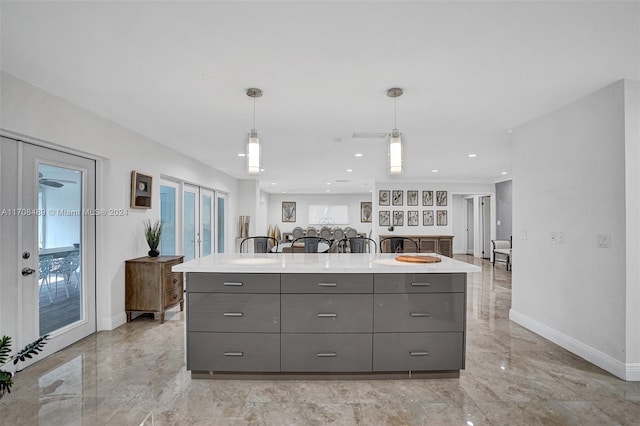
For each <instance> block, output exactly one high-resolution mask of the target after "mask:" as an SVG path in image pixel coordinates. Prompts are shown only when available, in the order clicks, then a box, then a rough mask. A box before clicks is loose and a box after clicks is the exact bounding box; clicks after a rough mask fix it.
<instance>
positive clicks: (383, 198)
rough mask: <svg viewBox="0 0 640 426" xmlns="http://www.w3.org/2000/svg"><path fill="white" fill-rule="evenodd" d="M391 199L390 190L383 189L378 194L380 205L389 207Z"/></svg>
mask: <svg viewBox="0 0 640 426" xmlns="http://www.w3.org/2000/svg"><path fill="white" fill-rule="evenodd" d="M390 199H391V192H390V191H389V190H388V189H381V190H380V191H379V192H378V205H379V206H388V205H389V200H390Z"/></svg>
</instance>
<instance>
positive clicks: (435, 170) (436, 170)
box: [431, 169, 440, 173]
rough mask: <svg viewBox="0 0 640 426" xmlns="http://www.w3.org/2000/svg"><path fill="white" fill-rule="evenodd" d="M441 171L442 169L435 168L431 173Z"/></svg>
mask: <svg viewBox="0 0 640 426" xmlns="http://www.w3.org/2000/svg"><path fill="white" fill-rule="evenodd" d="M439 171H440V170H438V169H433V170H431V173H438V172H439Z"/></svg>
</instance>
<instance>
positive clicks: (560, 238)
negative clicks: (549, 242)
mask: <svg viewBox="0 0 640 426" xmlns="http://www.w3.org/2000/svg"><path fill="white" fill-rule="evenodd" d="M565 241H566V236H565V235H564V232H558V244H564V243H565Z"/></svg>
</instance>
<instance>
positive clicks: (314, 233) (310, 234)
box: [306, 228, 318, 237]
mask: <svg viewBox="0 0 640 426" xmlns="http://www.w3.org/2000/svg"><path fill="white" fill-rule="evenodd" d="M306 236H307V237H317V236H318V231H316V228H307V234H306Z"/></svg>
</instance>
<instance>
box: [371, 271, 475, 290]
mask: <svg viewBox="0 0 640 426" xmlns="http://www.w3.org/2000/svg"><path fill="white" fill-rule="evenodd" d="M373 280H374V288H375V292H376V293H449V292H456V293H462V292H464V291H465V287H466V283H467V274H466V273H455V274H375V276H374V279H373Z"/></svg>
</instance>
